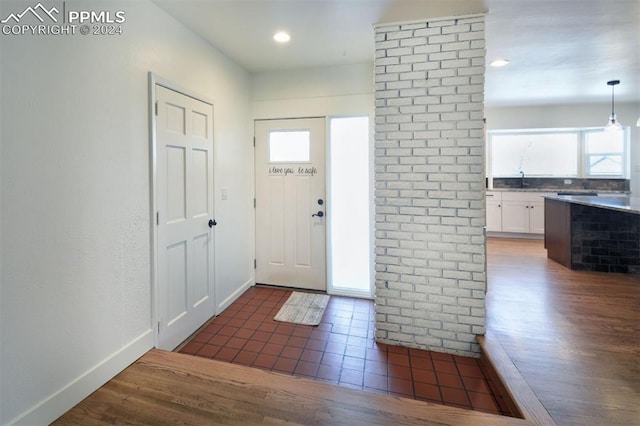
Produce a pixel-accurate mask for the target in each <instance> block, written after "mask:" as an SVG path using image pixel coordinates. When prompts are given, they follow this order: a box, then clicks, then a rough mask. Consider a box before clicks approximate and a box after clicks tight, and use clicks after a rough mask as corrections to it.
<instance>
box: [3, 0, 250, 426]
mask: <svg viewBox="0 0 640 426" xmlns="http://www.w3.org/2000/svg"><path fill="white" fill-rule="evenodd" d="M1 3H2V7H1V8H0V12H1V13H0V16H1V17H3V18H4V17H6V16H7V15H8V14H9V13H19V12H21V11H23V10H25V8H26V7H29V6H31V7H33V6H34V5H35V4H36V3H37V2H36V3H33V2H31V1H28V0H25V1H20V2H5V1H2V2H1ZM43 3H45V4H46V2H43ZM54 3H55V4H56V6H57V7H60V6H59V5H60V3H61V2H51V5H47V7H49V6H52V5H53V4H54ZM66 4H67V7H69V8H71V7H73V8H78V7H81V5H80V3H78V2H70V1H68V2H67V3H66ZM85 6H86V7H87V8H90V9H92V10H109V11H113V10H120V9H121V10H124V11H125V12H126V17H127V21H126V22H125V23H124V24H123V34H122V35H118V36H98V35H95V36H94V35H87V36H83V35H80V34H78V35H76V36H29V35H25V36H22V35H16V36H5V35H2V37H1V38H0V39H1V40H2V41H1V43H2V48H1V49H0V51H1V56H2V64H1V66H2V68H1V78H0V84H1V88H2V96H1V97H0V104H1V108H2V115H1V116H0V122H1V123H2V125H1V133H0V139H1V150H0V152H1V175H0V181H1V191H0V193H1V201H2V204H1V209H0V215H1V218H2V222H1V227H0V232H1V233H2V239H1V244H2V247H1V258H0V261H1V263H2V271H1V275H0V279H1V286H0V295H1V303H0V315H1V317H0V335H1V339H0V341H1V342H2V345H1V348H0V350H1V352H0V391H1V393H2V397H1V398H0V401H1V402H0V424H7V423H10V422H12V421H14V420H19V421H20V422H21V423H22V424H48V423H50V422H51V421H52V420H54V419H55V418H56V417H57V416H58V415H60V414H61V413H62V412H64V411H66V410H67V409H69V408H71V406H73V405H74V404H75V403H76V402H78V401H79V400H80V399H81V398H84V397H85V396H86V395H88V394H89V392H91V391H93V390H94V389H95V387H97V386H99V385H100V384H101V383H100V381H101V380H105V379H106V378H108V377H109V375H113V374H115V373H116V372H117V369H118V368H119V367H121V368H124V366H126V365H127V364H129V363H130V362H132V361H133V360H135V359H136V358H137V357H138V356H139V355H141V354H142V353H144V352H145V351H146V350H148V349H149V348H150V347H151V346H152V344H153V335H152V328H151V327H152V326H151V319H152V310H153V306H152V287H151V264H150V262H151V260H150V229H151V224H150V216H151V215H150V208H149V188H150V179H149V164H150V157H149V131H148V127H149V124H148V123H149V118H148V108H147V103H148V87H147V78H148V77H147V73H148V72H149V71H152V72H154V73H156V74H158V75H159V76H161V77H164V78H165V79H167V80H170V81H172V82H174V83H175V84H176V85H178V86H181V87H184V88H185V89H187V90H190V91H192V92H196V93H199V94H201V95H202V96H205V97H207V98H209V99H213V100H214V103H215V116H214V123H215V124H214V132H215V133H214V141H215V142H214V143H215V147H216V157H217V158H218V159H219V160H216V161H217V162H216V163H215V164H216V166H217V167H216V170H215V173H216V179H215V185H216V194H215V195H216V219H217V220H218V223H219V226H218V227H217V229H216V231H215V232H216V234H217V240H216V241H217V242H218V243H219V247H220V248H221V249H220V250H218V252H217V253H216V254H217V258H218V266H219V269H218V271H217V277H218V279H219V280H218V282H217V284H218V286H217V293H216V295H217V297H218V301H219V302H220V301H222V300H224V299H225V298H227V297H229V295H231V294H233V292H234V291H236V289H238V288H240V287H241V286H242V285H244V284H245V283H247V282H250V281H251V278H252V273H253V261H252V260H253V247H252V238H253V232H252V214H253V207H252V202H251V201H252V197H253V190H252V182H253V174H252V173H247V170H253V157H252V156H253V149H252V147H251V136H252V128H251V124H252V123H251V120H250V103H249V101H250V76H249V74H248V73H247V72H246V71H244V70H243V69H242V68H241V67H240V66H238V65H237V64H235V63H233V62H232V61H230V60H229V59H228V58H227V57H226V56H224V55H223V54H222V53H220V52H219V51H217V50H215V49H213V48H212V47H211V46H210V45H208V44H207V43H205V42H204V41H203V40H202V39H201V38H200V37H198V36H197V35H195V34H194V33H193V32H191V31H189V30H187V29H186V28H185V27H184V26H182V25H181V24H179V23H178V22H176V21H175V20H174V19H173V18H171V17H169V16H168V15H167V14H166V13H165V12H164V11H162V10H160V9H159V8H158V7H157V6H156V5H155V4H153V3H151V2H149V1H136V2H131V1H122V2H114V1H111V0H110V1H100V2H98V1H92V2H91V4H90V5H85ZM26 19H27V18H25V20H26ZM28 19H29V20H30V21H29V22H32V21H35V22H36V23H37V22H38V21H37V20H36V19H35V17H33V18H32V17H29V18H28ZM223 187H224V188H228V194H229V197H228V199H227V200H221V199H220V197H219V194H220V191H219V188H223ZM114 370H115V371H114Z"/></svg>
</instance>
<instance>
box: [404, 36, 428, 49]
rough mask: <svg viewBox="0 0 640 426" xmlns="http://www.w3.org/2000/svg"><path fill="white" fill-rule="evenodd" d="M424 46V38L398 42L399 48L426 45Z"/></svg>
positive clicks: (425, 42) (425, 41)
mask: <svg viewBox="0 0 640 426" xmlns="http://www.w3.org/2000/svg"><path fill="white" fill-rule="evenodd" d="M426 44H427V38H426V37H414V38H405V39H402V40H400V46H402V47H405V46H406V47H409V46H419V45H426Z"/></svg>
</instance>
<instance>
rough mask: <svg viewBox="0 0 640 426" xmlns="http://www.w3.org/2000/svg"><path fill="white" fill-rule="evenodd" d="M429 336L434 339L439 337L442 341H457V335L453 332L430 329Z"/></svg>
mask: <svg viewBox="0 0 640 426" xmlns="http://www.w3.org/2000/svg"><path fill="white" fill-rule="evenodd" d="M429 334H430V335H431V336H433V337H439V338H441V339H447V340H451V341H455V338H456V333H454V332H452V331H446V330H435V329H433V328H432V329H429Z"/></svg>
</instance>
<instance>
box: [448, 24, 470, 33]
mask: <svg viewBox="0 0 640 426" xmlns="http://www.w3.org/2000/svg"><path fill="white" fill-rule="evenodd" d="M470 31H471V25H470V24H464V25H452V26H447V27H443V28H442V34H451V33H468V32H470ZM461 35H462V34H461Z"/></svg>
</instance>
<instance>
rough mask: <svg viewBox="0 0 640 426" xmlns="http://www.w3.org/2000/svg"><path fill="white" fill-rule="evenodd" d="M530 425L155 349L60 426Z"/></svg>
mask: <svg viewBox="0 0 640 426" xmlns="http://www.w3.org/2000/svg"><path fill="white" fill-rule="evenodd" d="M281 423H289V424H299V425H310V424H319V425H352V426H353V425H417V424H420V425H478V424H491V425H497V426H499V425H524V424H528V422H526V421H525V420H521V419H514V418H511V417H502V416H497V415H492V414H487V413H481V412H477V411H471V410H463V409H460V408H455V407H447V406H443V405H439V404H431V403H427V402H422V401H416V400H413V399H407V398H401V397H394V396H389V395H382V394H378V393H373V392H364V391H359V390H356V389H351V388H347V387H344V386H336V385H332V384H329V383H325V382H320V381H315V380H311V379H307V378H303V377H295V376H286V375H283V374H279V373H274V372H270V371H264V370H259V369H255V368H250V367H244V366H241V365H236V364H229V363H224V362H220V361H215V360H207V359H203V358H199V357H194V356H190V355H184V354H179V353H175V352H165V351H160V350H155V349H154V350H152V351H150V352H148V353H147V354H145V355H144V356H143V357H142V358H141V359H140V360H138V361H137V362H136V363H135V364H133V365H132V366H130V367H129V368H127V369H126V370H124V371H123V372H122V373H120V374H119V375H118V376H116V377H115V378H114V379H113V380H111V381H110V382H109V383H107V384H106V385H105V386H103V387H101V388H100V389H99V390H98V391H96V392H95V393H94V394H92V395H91V396H90V397H88V398H87V399H85V400H84V401H83V402H82V403H80V404H79V405H78V406H76V407H75V408H74V409H72V410H71V411H69V412H67V413H66V414H65V415H64V416H62V417H61V418H60V419H58V421H57V422H55V423H54V424H55V425H88V424H91V425H110V424H149V425H163V424H197V425H213V424H216V425H229V424H242V425H254V424H281Z"/></svg>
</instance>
